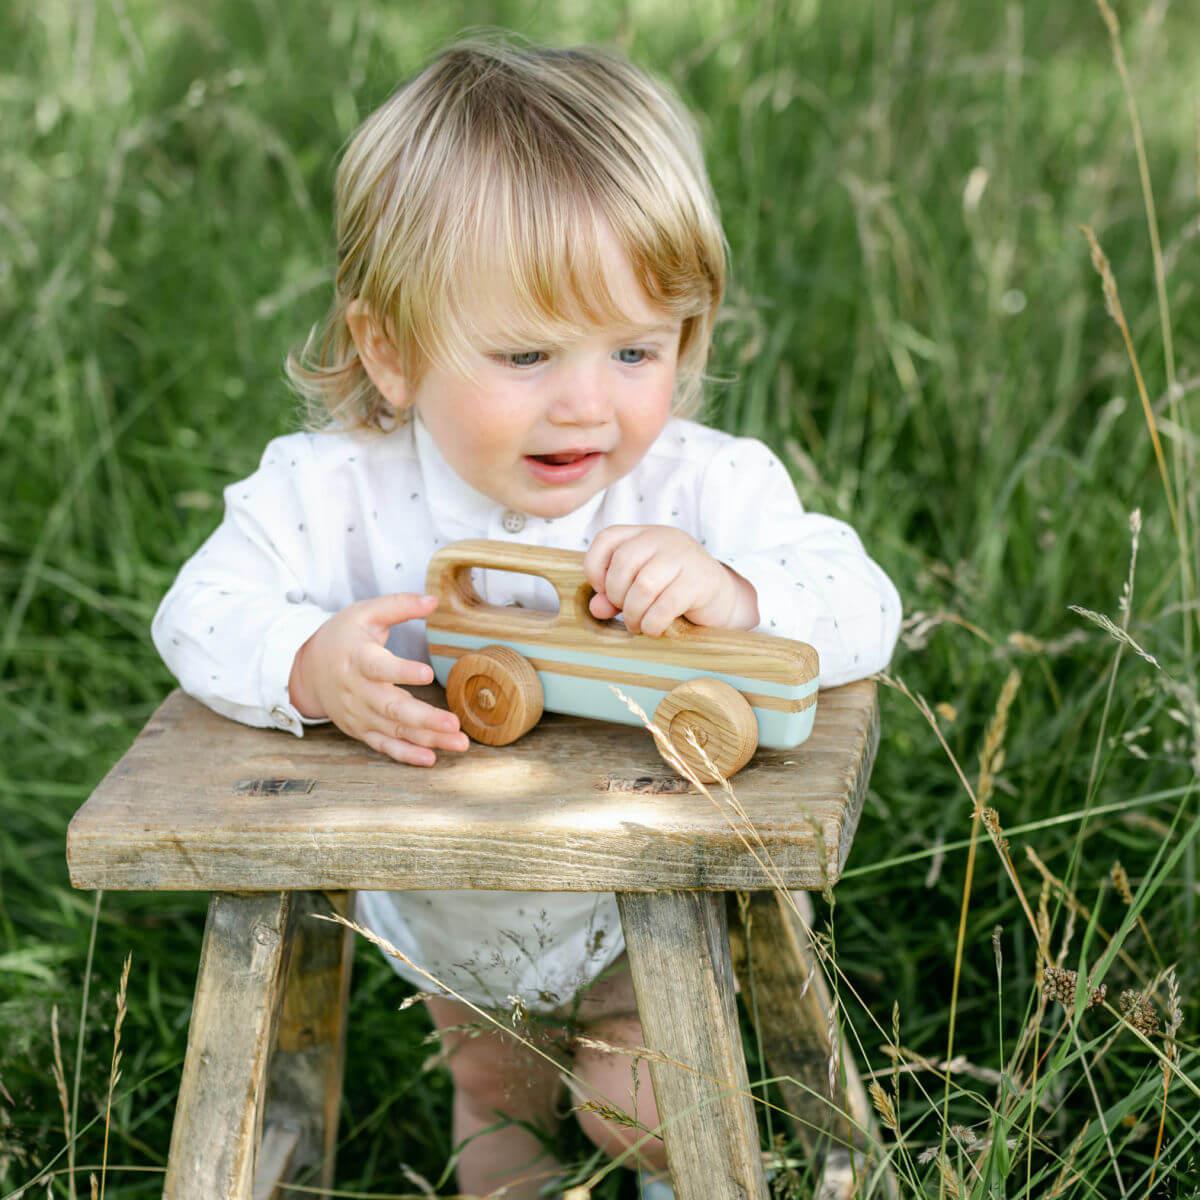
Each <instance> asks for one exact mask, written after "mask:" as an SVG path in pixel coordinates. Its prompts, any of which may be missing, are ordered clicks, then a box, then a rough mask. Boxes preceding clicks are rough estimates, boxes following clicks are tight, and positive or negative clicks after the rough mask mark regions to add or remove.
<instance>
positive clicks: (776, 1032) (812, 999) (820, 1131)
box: [730, 892, 880, 1155]
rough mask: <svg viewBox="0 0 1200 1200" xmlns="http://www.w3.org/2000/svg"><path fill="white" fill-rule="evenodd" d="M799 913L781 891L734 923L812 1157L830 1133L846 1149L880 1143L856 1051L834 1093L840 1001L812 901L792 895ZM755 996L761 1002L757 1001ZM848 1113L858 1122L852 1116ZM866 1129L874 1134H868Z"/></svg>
mask: <svg viewBox="0 0 1200 1200" xmlns="http://www.w3.org/2000/svg"><path fill="white" fill-rule="evenodd" d="M791 898H792V902H793V903H794V904H795V905H796V908H797V909H798V910H799V913H800V916H799V917H797V915H796V912H795V911H793V909H792V908H791V906H790V905H789V904H788V903H787V901H786V900H785V899H784V897H783V896H782V895H781V894H780V893H778V892H755V893H753V894H752V895H750V896H749V897H748V904H747V906H746V908H745V910H744V912H745V918H744V920H745V923H743V919H739V920H736V921H734V920H731V921H730V943H731V946H732V953H733V963H734V970H735V971H736V973H737V977H738V981H739V983H740V984H741V988H742V998H743V1001H744V1002H745V1004H746V1010H747V1012H748V1013H749V1014H750V1016H751V1019H752V1020H756V1021H757V1025H758V1032H759V1036H760V1037H761V1038H762V1046H763V1053H764V1054H765V1055H766V1058H767V1062H768V1064H769V1065H770V1069H771V1074H772V1075H783V1076H788V1077H789V1078H785V1079H782V1080H781V1081H780V1084H779V1090H780V1092H781V1094H782V1096H783V1101H784V1104H785V1106H786V1107H787V1109H788V1111H789V1112H790V1113H791V1114H792V1115H793V1124H794V1132H795V1134H796V1136H797V1138H798V1139H799V1141H800V1142H801V1144H802V1145H803V1146H804V1147H805V1149H806V1150H807V1151H808V1153H809V1154H810V1155H815V1154H817V1153H818V1151H820V1150H823V1149H825V1148H827V1147H828V1145H829V1135H833V1138H834V1140H835V1141H837V1142H840V1143H842V1144H843V1145H845V1146H855V1147H858V1148H862V1147H864V1146H866V1145H867V1144H868V1140H870V1139H873V1140H874V1141H875V1144H877V1145H878V1144H880V1137H879V1130H878V1127H877V1125H876V1122H875V1113H874V1110H873V1109H872V1107H871V1103H870V1100H869V1098H868V1096H867V1092H866V1089H865V1088H864V1087H863V1084H862V1080H861V1079H860V1078H859V1074H858V1069H857V1067H856V1066H855V1063H854V1059H853V1056H852V1055H851V1054H850V1053H848V1052H847V1053H846V1055H845V1058H844V1064H843V1065H844V1070H845V1077H846V1078H845V1083H844V1085H843V1083H842V1081H841V1079H840V1072H839V1079H838V1083H837V1087H836V1090H835V1092H834V1094H833V1095H832V1096H831V1095H830V1092H829V1050H830V1044H829V1016H830V1010H831V1008H832V1006H833V1002H832V999H831V996H830V991H829V984H828V982H827V981H826V978H825V974H824V969H823V968H822V967H821V965H820V964H819V963H818V962H816V961H815V957H816V956H815V955H814V953H813V950H812V947H811V944H810V938H809V934H808V930H810V929H811V928H812V922H813V906H812V898H811V897H810V896H809V895H808V894H807V893H805V892H793V893H792V894H791ZM752 1000H753V1001H755V1002H752ZM844 1113H848V1114H849V1115H850V1117H851V1118H853V1120H852V1121H847V1120H846V1118H845V1116H844V1115H842V1114H844ZM859 1130H867V1131H869V1138H867V1137H864V1136H863V1134H862V1133H860V1132H859Z"/></svg>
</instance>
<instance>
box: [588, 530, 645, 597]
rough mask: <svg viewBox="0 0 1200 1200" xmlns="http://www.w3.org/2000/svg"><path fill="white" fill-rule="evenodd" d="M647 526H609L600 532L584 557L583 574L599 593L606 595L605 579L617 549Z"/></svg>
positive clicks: (593, 539)
mask: <svg viewBox="0 0 1200 1200" xmlns="http://www.w3.org/2000/svg"><path fill="white" fill-rule="evenodd" d="M645 528H646V526H645V525H609V526H607V527H606V528H604V529H602V530H600V532H599V533H598V534H596V536H595V537H594V538H592V543H591V545H590V546H588V550H587V553H586V554H585V555H584V556H583V573H584V575H585V576H586V578H587V581H588V583H590V584H591V585H592V587H593V588H595V589H596V591H597V592H599V593H601V594H603V593H604V579H605V576H606V575H607V574H608V567H609V563H610V562H611V561H612V556H613V554H614V552H615V551H616V549H617V547H618V546H620V545H621V544H622V543H623V542H627V541H629V539H630V538H635V537H637V535H638V534H639V533H641V532H642V530H644V529H645Z"/></svg>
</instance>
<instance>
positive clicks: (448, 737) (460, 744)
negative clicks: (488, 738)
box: [396, 725, 471, 754]
mask: <svg viewBox="0 0 1200 1200" xmlns="http://www.w3.org/2000/svg"><path fill="white" fill-rule="evenodd" d="M396 732H397V733H398V734H399V736H401V737H403V738H404V739H405V741H409V742H412V743H413V745H414V746H427V747H429V749H431V750H433V749H437V750H454V751H456V752H458V753H460V754H461V753H462V752H463V751H464V750H467V749H469V748H470V746H471V739H470V738H469V737H467V735H466V734H465V733H463V732H462V730H461V729H460V730H458V731H456V732H454V733H447V732H444V731H439V730H432V729H422V728H420V726H417V727H416V728H413V727H410V726H406V725H398V726H397V727H396Z"/></svg>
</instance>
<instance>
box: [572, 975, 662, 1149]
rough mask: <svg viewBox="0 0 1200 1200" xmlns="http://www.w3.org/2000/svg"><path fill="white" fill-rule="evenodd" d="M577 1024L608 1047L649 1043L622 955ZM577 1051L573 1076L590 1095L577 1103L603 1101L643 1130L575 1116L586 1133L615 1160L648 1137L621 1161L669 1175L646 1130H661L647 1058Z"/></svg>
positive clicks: (588, 995) (591, 992) (657, 1141)
mask: <svg viewBox="0 0 1200 1200" xmlns="http://www.w3.org/2000/svg"><path fill="white" fill-rule="evenodd" d="M575 1022H576V1024H577V1026H578V1027H580V1028H582V1030H583V1032H584V1033H585V1034H586V1035H587V1037H588V1038H591V1039H594V1040H596V1041H599V1042H604V1043H607V1044H608V1045H610V1046H621V1047H630V1046H642V1045H645V1042H644V1040H643V1034H642V1024H641V1022H640V1021H639V1020H638V1017H637V1002H636V1000H635V999H634V994H633V980H632V977H631V976H630V974H629V965H628V960H627V959H626V958H625V957H624V955H622V956H621V957H620V958H618V959H617V960H616V962H615V963H614V964H613V969H612V970H611V971H610V972H607V973H606V974H605V976H604V977H603V978H601V979H600V980H598V981H597V982H596V983H595V984H593V985H592V987H591V988H589V989H588V991H587V992H585V993H584V994H583V997H582V1000H581V1003H580V1006H579V1010H578V1012H577V1013H576V1015H575ZM574 1051H575V1066H574V1073H575V1075H576V1076H578V1077H579V1079H580V1080H582V1082H583V1083H584V1084H586V1085H587V1087H588V1091H587V1094H586V1095H584V1096H582V1097H577V1098H576V1099H575V1103H576V1104H581V1103H582V1102H583V1101H584V1100H587V1099H595V1098H597V1097H598V1096H599V1097H602V1098H603V1099H604V1100H605V1101H606V1102H607V1103H608V1104H610V1105H612V1107H613V1108H615V1109H617V1110H618V1111H620V1112H623V1113H625V1114H626V1115H628V1116H632V1117H634V1118H635V1119H636V1120H637V1123H638V1125H639V1126H641V1128H640V1129H635V1128H630V1127H629V1126H627V1125H622V1124H620V1123H619V1122H617V1121H612V1120H609V1119H607V1118H605V1117H602V1116H600V1115H599V1114H598V1113H594V1112H590V1111H589V1112H580V1113H577V1114H576V1116H577V1117H578V1119H579V1124H580V1127H581V1128H582V1129H583V1131H584V1133H586V1134H587V1136H588V1137H589V1138H590V1139H591V1140H592V1141H593V1142H595V1144H596V1145H597V1146H599V1147H600V1149H602V1150H603V1151H605V1153H607V1154H609V1155H611V1156H613V1157H616V1156H617V1155H618V1154H621V1153H622V1152H623V1151H624V1150H625V1149H626V1148H627V1147H629V1146H631V1145H633V1144H634V1143H636V1142H638V1141H641V1140H642V1139H643V1138H645V1141H642V1144H641V1146H640V1147H639V1148H638V1149H637V1150H636V1151H634V1152H633V1153H631V1154H630V1155H629V1156H628V1157H626V1158H625V1159H624V1160H623V1162H624V1163H625V1164H626V1165H627V1166H629V1167H631V1168H632V1167H639V1166H640V1167H643V1168H645V1169H646V1170H647V1171H650V1172H653V1173H659V1172H664V1171H666V1169H667V1154H666V1148H665V1147H664V1146H663V1143H662V1138H661V1136H657V1135H656V1136H654V1137H649V1138H646V1137H645V1134H646V1131H647V1130H657V1128H658V1108H657V1106H656V1105H655V1103H654V1090H653V1088H652V1087H651V1084H650V1069H649V1067H648V1065H647V1063H646V1061H645V1059H637V1060H635V1059H634V1058H633V1057H632V1056H631V1055H628V1054H621V1053H617V1052H615V1051H612V1050H603V1049H598V1048H596V1047H593V1046H587V1045H581V1044H576V1045H575V1046H574ZM635 1061H636V1074H635V1067H634V1064H635ZM635 1080H636V1083H635ZM635 1092H636V1102H635Z"/></svg>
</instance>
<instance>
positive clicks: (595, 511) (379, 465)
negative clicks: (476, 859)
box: [151, 415, 900, 1011]
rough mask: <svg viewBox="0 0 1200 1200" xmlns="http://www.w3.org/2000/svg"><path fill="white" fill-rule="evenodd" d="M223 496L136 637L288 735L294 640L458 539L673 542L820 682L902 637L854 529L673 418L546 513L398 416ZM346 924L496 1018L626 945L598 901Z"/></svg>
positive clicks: (530, 584) (500, 899) (526, 902)
mask: <svg viewBox="0 0 1200 1200" xmlns="http://www.w3.org/2000/svg"><path fill="white" fill-rule="evenodd" d="M224 494H225V517H224V520H223V521H222V522H221V524H220V525H219V526H218V527H217V529H216V530H215V531H214V532H213V534H212V535H211V536H210V537H209V538H208V540H207V541H206V542H205V543H204V545H203V546H201V547H200V549H199V550H197V551H196V553H195V554H194V555H193V556H192V557H191V558H190V559H188V561H187V562H186V563H184V565H183V567H182V568H181V569H180V572H179V575H178V577H177V578H176V580H175V582H174V583H173V584H172V586H171V589H170V590H169V591H168V592H167V594H166V596H165V597H164V598H163V600H162V603H161V604H160V605H159V608H158V612H157V613H156V614H155V617H154V622H153V625H152V627H151V633H152V636H153V639H154V644H155V646H156V647H157V648H158V651H159V653H160V654H161V655H162V658H163V661H164V662H165V663H166V665H167V666H168V667H169V668H170V670H171V671H172V673H173V674H174V675H175V677H176V678H177V679H178V680H179V684H180V686H181V687H182V688H183V689H184V691H186V692H187V693H189V694H190V695H192V696H194V697H195V698H196V699H198V700H200V701H202V702H203V703H204V704H207V705H208V706H209V707H210V708H212V709H214V710H215V711H216V712H219V713H222V714H223V715H225V716H227V717H232V718H233V719H234V720H237V721H242V722H244V723H245V724H247V725H258V726H274V727H275V728H278V729H282V730H290V731H291V732H292V733H293V734H295V735H296V736H297V737H302V736H303V734H304V727H305V725H309V724H315V723H317V722H316V721H314V720H313V719H312V718H308V717H303V716H301V714H300V713H299V711H298V710H297V709H296V708H295V706H294V705H293V704H292V703H291V700H290V697H289V695H288V678H289V676H290V674H291V668H292V660H293V659H294V658H295V655H296V652H297V651H298V650H299V649H300V647H301V646H302V645H303V644H304V642H305V641H307V640H308V638H309V637H311V636H312V634H313V633H314V632H315V631H316V630H317V629H318V628H319V627H320V626H321V625H322V624H323V623H324V622H325V621H326V620H328V619H329V617H331V616H332V615H333V614H334V613H336V612H338V611H339V610H341V609H342V608H345V607H346V606H347V605H349V604H353V603H355V602H356V601H359V600H365V599H368V598H371V597H374V596H379V595H385V594H388V593H392V592H415V593H418V594H421V593H423V592H424V590H425V571H426V567H427V565H428V563H429V559H430V556H431V555H432V554H433V552H434V551H435V550H436V549H437V548H438V547H439V546H444V545H446V544H448V543H450V542H455V541H459V540H461V539H463V538H479V537H484V538H493V539H496V540H498V541H506V542H518V543H521V544H523V545H535V546H554V547H560V548H564V549H571V550H586V549H587V546H588V544H589V543H590V541H591V539H592V538H593V537H594V536H595V535H596V534H597V533H598V532H599V531H600V530H602V529H604V528H606V527H607V526H609V525H671V526H674V527H676V528H678V529H682V530H684V531H686V532H687V533H690V534H691V535H692V536H693V537H694V538H696V540H697V541H699V542H700V543H701V545H703V546H705V547H706V549H707V550H708V552H709V553H710V554H711V555H712V556H713V557H714V558H716V559H718V560H719V561H721V562H724V563H726V564H728V565H729V566H730V567H732V568H733V569H734V570H736V571H737V572H738V573H739V574H740V575H742V576H743V577H745V578H746V579H747V580H749V581H750V583H751V584H753V585H754V588H755V591H756V593H757V597H758V610H759V616H760V618H761V621H760V624H759V625H758V627H757V628H758V630H760V631H761V632H764V633H771V634H776V635H778V636H781V637H788V638H796V639H798V640H800V641H805V642H808V643H810V644H811V645H813V646H814V647H816V649H817V652H818V654H819V656H820V671H821V685H822V686H823V687H831V686H835V685H837V684H840V683H847V682H849V681H851V680H854V679H861V678H863V677H864V676H866V675H870V674H872V673H873V672H875V671H879V670H882V669H883V668H884V667H885V666H886V665H887V663H888V660H889V659H890V657H891V654H892V650H893V648H894V646H895V643H896V637H897V634H898V632H899V628H900V598H899V596H898V595H897V593H896V589H895V587H894V586H893V585H892V583H891V581H890V580H889V579H888V578H887V576H886V575H885V574H884V573H883V571H882V570H881V569H880V568H879V567H878V566H877V565H876V564H875V563H874V562H873V561H872V560H871V559H870V558H869V557H868V556H867V553H866V551H865V550H864V549H863V546H862V543H861V541H860V540H859V538H858V535H857V534H856V533H855V532H854V530H853V529H852V528H851V527H850V526H849V525H847V524H846V523H845V522H843V521H839V520H836V519H834V518H832V517H827V516H822V515H820V514H817V513H810V512H806V511H805V510H804V508H803V506H802V505H801V503H800V500H799V498H798V497H797V495H796V490H795V487H794V486H793V484H792V481H791V478H790V477H789V475H788V472H787V470H786V468H785V467H784V466H783V464H782V463H781V462H780V461H779V459H778V458H777V457H776V456H775V454H774V453H773V452H772V451H771V450H770V449H769V448H768V447H767V446H766V445H764V444H763V443H762V442H761V441H759V440H757V439H756V438H750V437H734V436H732V435H730V434H727V433H723V432H720V431H719V430H715V429H710V428H708V427H707V426H704V425H700V424H698V423H696V422H694V421H687V420H682V419H679V418H672V419H671V420H670V421H668V423H667V425H666V426H665V428H664V429H663V432H662V433H661V434H660V435H659V437H658V439H657V440H656V441H655V442H654V444H653V445H652V446H651V448H650V450H649V451H648V452H647V454H646V456H645V457H644V458H643V459H642V461H641V462H639V463H638V465H637V466H636V467H635V468H634V469H633V470H632V471H631V472H630V473H629V474H628V475H626V476H624V477H623V478H621V479H619V480H617V481H616V482H615V483H613V484H611V485H610V486H609V487H607V488H605V489H604V490H603V491H601V492H598V493H597V494H596V495H594V496H593V497H592V498H591V499H590V500H588V501H587V503H586V504H584V505H583V506H582V507H581V508H579V509H576V510H575V511H574V512H573V513H570V514H568V515H567V516H564V517H556V518H546V517H537V516H529V515H526V514H524V513H517V512H513V511H511V510H509V509H506V508H505V507H504V506H503V505H501V504H497V503H496V502H495V501H494V500H492V499H490V498H489V497H487V496H485V495H483V494H482V493H480V492H478V491H476V490H475V489H474V488H473V487H471V486H470V485H469V484H468V483H466V482H465V481H464V480H463V479H462V478H461V477H460V476H459V475H458V474H457V473H456V472H455V471H454V469H453V468H452V467H451V466H450V465H449V464H448V463H447V462H446V460H445V458H444V457H443V456H442V454H441V453H440V451H439V450H438V448H437V446H436V444H435V443H434V441H433V438H432V436H431V435H430V433H429V431H428V429H427V428H426V426H425V425H424V423H423V422H422V421H421V420H420V418H419V417H418V416H415V415H414V417H413V419H412V420H411V421H409V422H406V423H405V424H402V425H400V426H398V427H397V428H396V429H394V430H393V431H391V432H388V433H385V434H381V433H359V432H356V433H350V432H345V431H341V430H329V431H322V432H319V433H293V434H288V435H286V436H283V437H278V438H275V439H273V440H272V441H271V442H269V443H268V445H267V447H266V450H265V451H264V452H263V456H262V460H261V462H260V463H259V467H258V470H257V471H255V472H254V474H253V475H250V476H249V477H248V478H246V479H244V480H242V481H241V482H239V483H234V484H231V485H230V486H229V487H227V488H226V489H225V493H224ZM473 581H474V583H475V586H476V588H477V590H478V591H479V594H480V596H481V597H482V598H483V599H484V600H486V601H487V602H488V603H490V604H499V605H505V604H512V603H519V604H522V605H524V606H525V607H527V608H537V609H545V610H553V609H554V608H555V607H557V598H556V597H555V594H554V592H553V589H552V588H551V587H550V584H549V583H548V582H547V581H546V580H544V579H541V578H538V577H536V576H531V575H516V574H509V573H500V572H495V571H480V570H476V571H475V572H473ZM387 645H388V649H389V650H391V651H392V652H393V653H394V654H397V655H399V656H400V657H402V658H407V659H412V660H416V661H421V662H426V663H427V662H429V652H428V646H427V642H426V636H425V623H424V622H423V621H417V620H413V621H407V622H404V623H403V624H401V625H397V626H394V627H393V628H392V630H391V633H390V636H389V638H388V643H387ZM427 769H429V768H421V767H406V766H404V765H402V764H397V770H427ZM432 769H433V770H436V769H437V768H436V766H435V767H434V768H432ZM359 913H360V917H361V918H362V919H363V920H364V921H365V923H366V924H367V925H369V926H370V927H371V928H372V929H374V930H375V931H376V932H377V933H379V934H380V935H381V936H383V937H385V938H387V940H388V941H390V942H392V943H393V944H394V945H395V946H397V947H398V948H399V949H401V950H402V951H404V953H406V954H408V955H409V956H410V957H411V958H412V959H413V960H414V961H416V962H418V963H421V964H422V965H423V966H424V967H425V968H426V969H427V970H429V971H431V972H432V973H433V974H434V975H435V976H437V977H438V978H439V979H440V980H442V981H443V982H445V983H447V984H449V985H450V986H451V987H453V988H454V990H455V991H457V992H459V993H460V994H462V995H465V996H466V997H467V998H468V999H471V1000H473V1001H474V1002H475V1003H477V1004H480V1005H492V1006H501V1007H503V1006H504V1005H505V1001H506V999H507V997H509V996H510V995H520V996H521V997H522V998H523V999H524V1001H525V1002H526V1004H527V1005H528V1006H529V1007H530V1008H531V1009H534V1010H536V1011H549V1010H550V1009H552V1008H554V1007H557V1006H558V1005H559V1004H562V1003H565V1002H567V1001H568V1000H569V999H570V998H571V996H572V995H573V994H574V992H575V991H576V990H577V989H578V988H579V987H580V986H582V985H584V984H586V983H588V982H590V981H591V980H592V979H593V978H595V976H596V975H598V974H599V973H600V971H601V970H603V968H604V967H605V966H607V965H608V963H609V962H611V961H612V960H613V959H614V958H616V956H617V955H618V954H619V953H620V952H621V950H622V949H623V947H624V939H623V937H622V935H621V927H620V921H619V919H618V917H617V909H616V902H615V899H614V897H613V895H612V894H611V893H587V892H572V893H547V892H537V893H535V892H471V891H460V892H432V891H430V892H362V893H359ZM388 961H389V962H391V964H392V966H393V967H394V968H395V969H396V970H397V972H398V973H399V974H401V975H402V976H404V977H405V978H406V979H408V980H410V981H411V982H413V983H415V984H417V985H418V986H420V987H425V988H428V987H429V983H428V980H426V979H424V978H423V977H422V976H420V975H418V974H417V973H415V972H413V971H411V969H410V968H408V967H406V966H405V965H404V964H403V963H401V962H399V961H398V960H396V959H392V958H389V960H388Z"/></svg>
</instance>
